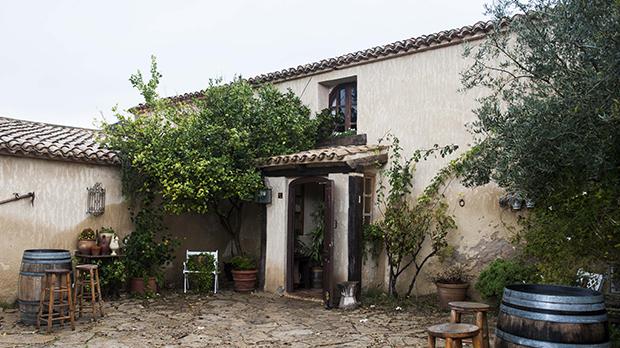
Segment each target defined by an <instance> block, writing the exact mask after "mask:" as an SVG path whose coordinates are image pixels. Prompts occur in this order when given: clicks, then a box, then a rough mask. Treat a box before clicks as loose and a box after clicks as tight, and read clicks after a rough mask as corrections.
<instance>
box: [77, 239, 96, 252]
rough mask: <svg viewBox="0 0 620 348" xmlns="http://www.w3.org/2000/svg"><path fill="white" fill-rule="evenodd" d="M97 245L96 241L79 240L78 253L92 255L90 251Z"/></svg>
mask: <svg viewBox="0 0 620 348" xmlns="http://www.w3.org/2000/svg"><path fill="white" fill-rule="evenodd" d="M95 245H97V241H96V240H78V251H79V252H80V254H82V255H90V249H91V248H92V247H94V246H95Z"/></svg>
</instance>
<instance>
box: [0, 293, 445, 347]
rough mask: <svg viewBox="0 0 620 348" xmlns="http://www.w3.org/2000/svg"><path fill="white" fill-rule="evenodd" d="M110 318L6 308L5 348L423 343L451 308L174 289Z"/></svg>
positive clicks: (122, 306) (120, 305) (112, 306)
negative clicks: (348, 307) (330, 303)
mask: <svg viewBox="0 0 620 348" xmlns="http://www.w3.org/2000/svg"><path fill="white" fill-rule="evenodd" d="M105 309H106V316H105V317H104V318H103V319H100V320H98V321H97V322H93V321H92V320H90V319H88V318H89V317H88V316H86V319H85V318H82V319H80V320H78V321H77V324H76V330H75V331H71V329H70V328H69V327H68V325H66V326H65V328H55V329H54V331H53V333H51V334H49V335H47V334H41V333H38V332H37V330H36V328H34V327H29V326H23V325H22V324H20V323H18V315H19V313H18V312H17V311H12V312H7V311H4V312H2V313H0V347H214V346H218V347H282V346H287V347H424V346H425V344H426V334H425V328H426V327H428V326H430V325H433V324H437V323H441V322H445V321H446V320H447V314H446V313H430V314H428V313H425V314H421V313H419V314H418V313H415V312H412V311H394V310H383V309H377V308H369V307H362V308H359V309H356V310H352V311H341V310H330V311H328V310H325V309H323V307H322V306H321V305H320V304H317V303H313V302H306V301H301V300H294V299H288V298H285V297H280V296H277V295H271V294H264V293H259V294H236V293H233V292H223V293H221V294H217V295H214V296H197V295H187V296H185V295H182V294H177V293H169V294H166V295H165V296H161V297H158V298H156V299H154V300H141V299H130V298H123V299H121V300H118V301H112V302H106V305H105Z"/></svg>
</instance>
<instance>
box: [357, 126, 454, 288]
mask: <svg viewBox="0 0 620 348" xmlns="http://www.w3.org/2000/svg"><path fill="white" fill-rule="evenodd" d="M389 139H390V140H391V142H392V144H391V146H390V161H389V166H388V167H387V168H385V169H383V170H382V172H381V178H382V180H381V182H380V184H379V187H378V189H377V207H378V208H379V210H380V211H381V213H382V215H383V219H382V220H380V221H377V222H375V223H373V224H372V227H368V228H366V237H365V239H366V240H368V239H373V240H378V239H381V240H382V241H383V247H384V249H385V252H386V254H387V257H388V263H389V268H390V278H389V293H390V295H393V296H398V293H397V290H396V284H397V281H398V277H399V276H400V275H401V274H402V273H403V272H404V271H405V270H406V269H408V268H409V267H411V266H412V267H413V268H414V276H413V278H412V280H411V282H410V283H409V289H408V291H407V296H409V295H410V294H411V291H412V290H413V286H414V285H415V281H416V279H417V278H418V275H419V274H420V271H421V269H422V267H424V265H425V264H426V262H427V261H428V260H429V259H430V258H431V257H433V256H435V254H437V252H439V251H440V250H441V249H442V248H444V247H446V246H447V242H446V236H447V234H448V232H449V231H451V230H454V229H456V223H455V221H454V219H453V218H452V216H451V215H450V214H449V213H448V204H447V203H446V202H445V199H444V197H443V194H441V193H440V192H439V188H440V187H441V186H442V185H443V184H444V183H445V181H446V180H447V179H448V178H449V177H450V175H449V174H450V173H451V171H450V169H447V170H442V171H440V173H439V174H438V176H437V177H436V178H435V179H434V180H433V181H432V182H431V185H429V186H428V187H427V188H426V189H425V191H424V193H423V194H422V195H420V196H419V197H418V198H417V199H416V200H413V201H412V199H411V192H412V189H413V162H414V161H416V160H419V158H420V157H418V156H417V155H414V156H413V157H411V158H409V159H405V158H403V157H402V155H401V151H402V148H401V147H400V143H399V140H398V138H396V137H391V136H389ZM416 154H417V153H416ZM449 168H451V167H449ZM384 180H387V183H385V182H384ZM386 184H387V187H386ZM427 240H428V241H429V242H430V246H431V248H430V251H429V252H428V253H427V254H425V255H423V254H421V252H422V245H423V244H424V243H425V242H426V241H427Z"/></svg>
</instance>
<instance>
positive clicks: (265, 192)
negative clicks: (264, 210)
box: [255, 188, 271, 204]
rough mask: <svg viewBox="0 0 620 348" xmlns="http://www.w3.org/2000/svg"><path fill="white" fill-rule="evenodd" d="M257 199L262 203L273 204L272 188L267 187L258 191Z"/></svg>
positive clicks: (257, 201)
mask: <svg viewBox="0 0 620 348" xmlns="http://www.w3.org/2000/svg"><path fill="white" fill-rule="evenodd" d="M255 201H256V203H260V204H271V189H270V188H265V189H261V190H259V191H258V192H257V193H256V197H255Z"/></svg>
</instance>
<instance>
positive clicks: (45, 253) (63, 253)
mask: <svg viewBox="0 0 620 348" xmlns="http://www.w3.org/2000/svg"><path fill="white" fill-rule="evenodd" d="M24 258H25V259H50V258H53V259H58V258H71V252H70V251H69V250H65V249H27V250H24Z"/></svg>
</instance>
